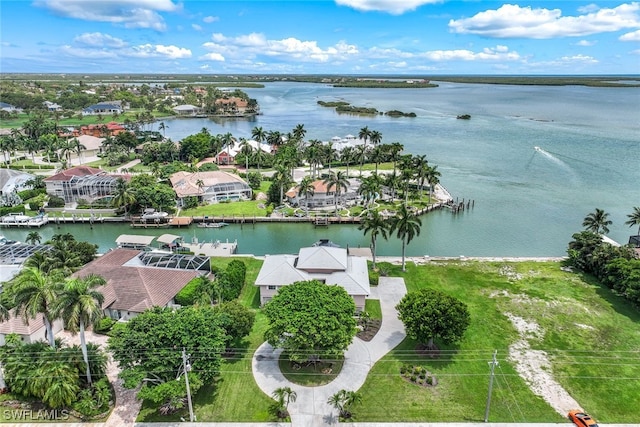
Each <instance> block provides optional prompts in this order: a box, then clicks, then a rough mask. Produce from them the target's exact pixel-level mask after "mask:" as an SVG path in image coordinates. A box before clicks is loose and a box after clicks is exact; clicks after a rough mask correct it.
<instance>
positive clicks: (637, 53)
mask: <svg viewBox="0 0 640 427" xmlns="http://www.w3.org/2000/svg"><path fill="white" fill-rule="evenodd" d="M629 53H630V54H632V55H640V49H636V50H632V51H631V52H629Z"/></svg>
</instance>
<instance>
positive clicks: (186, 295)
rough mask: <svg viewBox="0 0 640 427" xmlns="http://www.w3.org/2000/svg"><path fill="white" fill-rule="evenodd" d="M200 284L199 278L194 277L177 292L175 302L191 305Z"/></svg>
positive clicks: (196, 295)
mask: <svg viewBox="0 0 640 427" xmlns="http://www.w3.org/2000/svg"><path fill="white" fill-rule="evenodd" d="M199 284H200V279H199V278H197V277H196V278H195V279H193V280H191V281H190V282H189V283H187V284H186V286H185V287H184V288H182V289H181V290H180V292H178V294H177V295H176V297H175V300H176V304H180V305H193V304H194V303H195V301H196V298H197V297H198V293H199V292H198V285H199Z"/></svg>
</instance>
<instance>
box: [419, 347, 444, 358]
mask: <svg viewBox="0 0 640 427" xmlns="http://www.w3.org/2000/svg"><path fill="white" fill-rule="evenodd" d="M416 353H418V354H419V355H420V356H426V357H430V358H432V359H437V358H438V357H440V349H439V348H438V346H437V345H435V344H433V345H431V346H429V345H426V344H418V345H416Z"/></svg>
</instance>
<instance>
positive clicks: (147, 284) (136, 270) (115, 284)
mask: <svg viewBox="0 0 640 427" xmlns="http://www.w3.org/2000/svg"><path fill="white" fill-rule="evenodd" d="M139 253H140V251H138V250H132V249H115V250H113V251H111V252H108V253H106V254H105V255H103V256H101V257H100V258H98V259H96V260H94V261H92V262H90V263H89V264H87V265H86V266H85V267H84V268H82V269H81V270H80V271H78V272H76V273H74V275H76V276H78V277H84V276H86V275H88V274H91V273H93V274H97V275H99V276H102V277H103V278H104V279H105V280H106V281H107V284H106V285H105V286H104V288H103V289H102V290H101V291H102V293H103V294H104V296H105V299H104V304H103V305H102V307H103V308H109V309H113V310H126V311H132V312H135V313H141V312H143V311H144V310H146V309H147V308H151V307H153V306H159V307H164V306H166V305H167V304H168V303H169V302H170V301H171V300H172V299H173V298H174V297H175V296H176V294H177V293H178V292H180V290H182V288H183V287H184V286H185V285H186V284H187V283H189V281H191V280H192V279H194V278H195V277H197V276H198V275H199V274H200V272H199V271H194V270H172V269H166V268H156V267H142V266H129V265H124V264H125V263H127V262H129V261H131V260H132V259H133V258H135V257H136V256H137V255H138V254H139Z"/></svg>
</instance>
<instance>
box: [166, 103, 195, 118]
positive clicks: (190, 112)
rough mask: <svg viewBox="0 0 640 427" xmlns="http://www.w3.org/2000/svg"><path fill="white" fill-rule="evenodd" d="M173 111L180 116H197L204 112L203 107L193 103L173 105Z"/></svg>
mask: <svg viewBox="0 0 640 427" xmlns="http://www.w3.org/2000/svg"><path fill="white" fill-rule="evenodd" d="M173 111H174V112H175V113H176V115H178V116H185V117H188V116H197V115H198V114H200V113H201V112H202V108H200V107H196V106H195V105H191V104H184V105H178V106H177V107H173Z"/></svg>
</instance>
